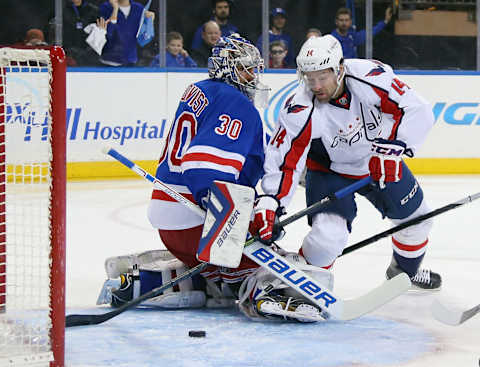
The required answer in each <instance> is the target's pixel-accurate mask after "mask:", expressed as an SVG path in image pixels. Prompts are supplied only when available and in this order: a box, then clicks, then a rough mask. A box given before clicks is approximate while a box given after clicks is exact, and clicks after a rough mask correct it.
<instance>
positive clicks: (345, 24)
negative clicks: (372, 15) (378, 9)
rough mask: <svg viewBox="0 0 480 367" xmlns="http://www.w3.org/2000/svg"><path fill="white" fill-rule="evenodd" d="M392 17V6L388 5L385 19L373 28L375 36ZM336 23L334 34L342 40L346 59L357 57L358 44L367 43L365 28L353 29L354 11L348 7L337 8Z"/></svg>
mask: <svg viewBox="0 0 480 367" xmlns="http://www.w3.org/2000/svg"><path fill="white" fill-rule="evenodd" d="M390 19H392V8H390V7H388V8H387V9H386V10H385V19H384V20H382V21H380V22H378V23H377V24H376V25H375V26H374V27H373V29H372V34H373V35H374V36H375V35H376V34H377V33H378V32H380V31H381V30H382V29H383V28H385V26H386V25H387V24H388V22H390ZM335 25H336V26H337V28H336V29H335V30H333V32H332V36H334V37H335V38H336V39H338V40H339V41H340V44H341V45H342V49H343V57H344V58H345V59H352V58H356V57H357V46H359V45H361V44H363V43H365V39H366V32H365V30H364V29H363V30H361V31H358V32H357V31H355V30H353V29H352V13H351V11H350V9H348V8H340V9H338V10H337V15H336V17H335Z"/></svg>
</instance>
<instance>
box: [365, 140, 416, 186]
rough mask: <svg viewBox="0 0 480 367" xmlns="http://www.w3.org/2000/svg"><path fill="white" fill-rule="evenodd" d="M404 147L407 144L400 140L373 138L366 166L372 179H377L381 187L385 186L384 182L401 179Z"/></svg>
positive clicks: (405, 147)
mask: <svg viewBox="0 0 480 367" xmlns="http://www.w3.org/2000/svg"><path fill="white" fill-rule="evenodd" d="M406 149H407V145H406V144H405V143H404V142H403V141H400V140H386V139H381V138H377V139H375V140H374V142H373V144H372V152H373V155H372V157H371V158H370V161H369V163H368V168H369V170H370V175H371V176H372V179H373V180H374V181H378V184H379V185H380V188H381V189H384V188H385V182H398V181H400V180H401V179H402V156H403V154H404V153H405V152H406Z"/></svg>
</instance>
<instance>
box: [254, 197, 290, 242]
mask: <svg viewBox="0 0 480 367" xmlns="http://www.w3.org/2000/svg"><path fill="white" fill-rule="evenodd" d="M283 214H285V209H284V208H283V206H280V201H279V200H278V199H277V198H276V197H275V196H273V195H260V196H259V197H258V198H257V200H255V206H254V208H253V215H254V217H253V220H252V222H250V228H249V232H250V234H251V235H252V236H258V238H259V240H260V241H261V242H262V243H264V244H266V245H271V244H272V243H273V242H274V241H276V240H278V239H279V238H281V237H283V235H284V233H285V231H284V230H283V228H276V227H274V224H275V223H277V222H278V218H279V217H280V216H281V215H283Z"/></svg>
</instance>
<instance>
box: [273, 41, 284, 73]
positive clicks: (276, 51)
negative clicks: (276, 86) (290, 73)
mask: <svg viewBox="0 0 480 367" xmlns="http://www.w3.org/2000/svg"><path fill="white" fill-rule="evenodd" d="M287 53H288V48H287V45H286V44H285V42H283V41H282V40H276V41H273V42H272V43H270V62H269V67H270V68H273V69H285V68H287V67H288V66H287V63H286V61H285V58H286V57H287Z"/></svg>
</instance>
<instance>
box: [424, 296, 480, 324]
mask: <svg viewBox="0 0 480 367" xmlns="http://www.w3.org/2000/svg"><path fill="white" fill-rule="evenodd" d="M431 311H432V314H433V317H435V318H436V319H437V320H438V321H440V322H442V323H444V324H447V325H452V326H457V325H460V324H463V323H464V322H465V321H467V320H469V319H471V318H472V317H473V316H475V315H476V314H478V313H480V304H478V305H476V306H475V307H472V308H470V309H468V310H465V311H462V310H459V309H453V308H452V309H450V308H447V307H446V306H445V305H444V304H443V303H441V302H440V301H439V300H438V299H436V300H435V301H434V302H433V303H432V307H431Z"/></svg>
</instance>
